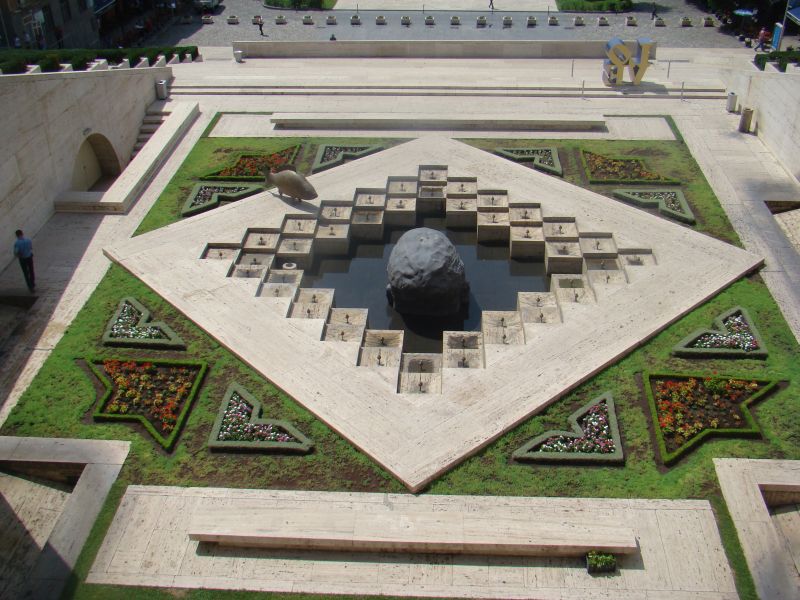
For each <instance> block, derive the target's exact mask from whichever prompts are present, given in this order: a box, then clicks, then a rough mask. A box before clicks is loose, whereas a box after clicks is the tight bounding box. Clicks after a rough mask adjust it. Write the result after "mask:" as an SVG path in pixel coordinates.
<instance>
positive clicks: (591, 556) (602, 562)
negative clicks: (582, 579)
mask: <svg viewBox="0 0 800 600" xmlns="http://www.w3.org/2000/svg"><path fill="white" fill-rule="evenodd" d="M616 570H617V558H616V557H615V556H614V555H613V554H609V553H608V552H601V551H600V550H589V552H587V553H586V571H587V572H588V573H613V572H614V571H616Z"/></svg>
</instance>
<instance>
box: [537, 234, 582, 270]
mask: <svg viewBox="0 0 800 600" xmlns="http://www.w3.org/2000/svg"><path fill="white" fill-rule="evenodd" d="M544 253H545V256H544V263H545V268H546V269H547V274H548V275H552V274H554V273H568V274H577V273H582V272H583V255H582V254H581V247H580V244H578V242H561V241H547V242H545V250H544Z"/></svg>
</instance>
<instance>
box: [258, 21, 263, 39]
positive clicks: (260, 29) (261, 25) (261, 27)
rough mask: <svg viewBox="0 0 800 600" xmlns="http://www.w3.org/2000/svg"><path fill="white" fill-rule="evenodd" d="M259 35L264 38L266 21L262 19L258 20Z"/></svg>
mask: <svg viewBox="0 0 800 600" xmlns="http://www.w3.org/2000/svg"><path fill="white" fill-rule="evenodd" d="M258 33H260V34H261V36H262V37H263V36H264V21H262V20H261V19H259V20H258Z"/></svg>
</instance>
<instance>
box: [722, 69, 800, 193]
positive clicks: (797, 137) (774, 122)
mask: <svg viewBox="0 0 800 600" xmlns="http://www.w3.org/2000/svg"><path fill="white" fill-rule="evenodd" d="M726 84H727V86H728V89H729V90H730V91H732V92H735V93H736V94H737V95H738V96H739V106H740V107H744V108H752V109H754V110H753V125H754V127H755V131H756V132H757V133H758V137H760V138H761V139H762V140H763V142H764V144H765V145H766V146H767V147H768V148H769V149H770V151H771V152H772V153H773V154H774V155H775V156H776V157H777V158H778V160H779V161H780V162H781V164H782V165H783V166H784V168H786V170H787V171H789V173H791V174H792V175H793V176H794V177H795V178H796V179H798V180H800V102H798V98H800V74H794V73H769V72H763V73H762V72H761V71H758V72H753V73H742V72H731V73H729V74H728V77H727V80H726ZM790 199H791V198H787V200H790Z"/></svg>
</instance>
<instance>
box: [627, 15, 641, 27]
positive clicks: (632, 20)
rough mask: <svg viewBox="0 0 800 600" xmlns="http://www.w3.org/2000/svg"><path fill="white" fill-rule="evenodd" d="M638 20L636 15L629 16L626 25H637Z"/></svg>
mask: <svg viewBox="0 0 800 600" xmlns="http://www.w3.org/2000/svg"><path fill="white" fill-rule="evenodd" d="M637 25H638V22H637V21H636V17H634V16H627V17H625V26H626V27H636V26H637Z"/></svg>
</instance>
